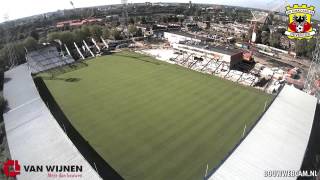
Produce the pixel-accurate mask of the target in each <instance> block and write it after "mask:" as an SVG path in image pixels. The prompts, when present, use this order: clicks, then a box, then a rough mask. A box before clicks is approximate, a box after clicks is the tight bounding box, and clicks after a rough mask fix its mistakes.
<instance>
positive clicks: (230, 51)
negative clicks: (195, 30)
mask: <svg viewBox="0 0 320 180" xmlns="http://www.w3.org/2000/svg"><path fill="white" fill-rule="evenodd" d="M180 44H184V45H189V46H192V47H196V48H200V49H206V50H209V51H214V52H218V53H221V54H227V55H230V56H233V55H236V54H239V53H241V52H242V51H240V50H238V49H231V48H228V47H223V46H211V45H207V44H203V43H200V44H196V43H191V42H189V41H186V42H180Z"/></svg>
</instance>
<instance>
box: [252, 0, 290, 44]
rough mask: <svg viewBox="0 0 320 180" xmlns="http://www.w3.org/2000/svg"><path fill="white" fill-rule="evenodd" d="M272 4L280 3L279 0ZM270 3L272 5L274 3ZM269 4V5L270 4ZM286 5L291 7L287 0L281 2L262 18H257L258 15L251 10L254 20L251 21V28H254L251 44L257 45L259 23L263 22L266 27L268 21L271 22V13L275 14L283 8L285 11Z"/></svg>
mask: <svg viewBox="0 0 320 180" xmlns="http://www.w3.org/2000/svg"><path fill="white" fill-rule="evenodd" d="M272 2H277V3H278V2H279V1H278V0H275V1H272ZM272 2H270V3H272ZM270 3H269V4H270ZM286 5H289V3H288V1H287V0H284V1H282V2H281V1H280V3H279V4H277V5H276V6H274V7H273V8H272V9H271V10H270V11H269V13H265V14H264V15H262V16H261V17H257V14H255V13H254V12H253V11H251V10H250V12H251V14H252V17H253V19H252V20H251V26H252V36H251V40H250V42H251V43H255V42H256V40H257V22H262V21H263V24H264V25H265V24H266V23H267V21H268V20H269V19H268V18H269V17H270V15H271V13H273V12H274V11H280V10H281V9H282V8H283V9H284V7H285V6H286Z"/></svg>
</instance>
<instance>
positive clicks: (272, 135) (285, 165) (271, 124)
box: [208, 85, 317, 180]
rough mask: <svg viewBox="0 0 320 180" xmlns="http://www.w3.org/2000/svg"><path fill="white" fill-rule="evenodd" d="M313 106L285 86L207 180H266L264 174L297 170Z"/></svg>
mask: <svg viewBox="0 0 320 180" xmlns="http://www.w3.org/2000/svg"><path fill="white" fill-rule="evenodd" d="M316 104H317V99H316V98H315V97H313V96H310V95H308V94H306V93H304V92H302V91H300V90H298V89H296V88H294V87H292V86H287V85H286V86H285V87H284V88H283V90H282V91H281V92H280V94H279V95H278V97H277V98H276V99H275V100H274V102H273V103H272V105H271V106H270V107H269V109H268V110H267V112H266V113H265V114H264V115H263V117H262V118H261V119H260V121H259V122H258V123H257V124H256V126H255V127H254V128H253V129H252V131H251V132H250V133H249V134H248V135H247V137H246V138H245V139H244V140H243V141H242V142H241V143H240V145H239V146H238V147H237V148H236V149H235V150H234V151H233V152H232V154H230V156H229V157H228V158H227V159H226V160H225V161H224V162H223V163H222V164H221V165H220V167H218V169H216V171H215V172H213V174H212V175H211V177H209V178H208V179H209V180H225V179H237V180H242V179H243V180H248V179H264V178H265V179H270V177H269V178H268V177H264V173H265V171H266V170H300V167H301V165H302V161H303V158H304V154H305V151H306V148H307V145H308V141H309V136H310V133H311V128H312V124H313V119H314V114H315V109H316ZM286 179H296V177H291V178H290V177H286Z"/></svg>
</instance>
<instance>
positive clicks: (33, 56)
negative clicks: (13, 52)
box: [26, 46, 74, 73]
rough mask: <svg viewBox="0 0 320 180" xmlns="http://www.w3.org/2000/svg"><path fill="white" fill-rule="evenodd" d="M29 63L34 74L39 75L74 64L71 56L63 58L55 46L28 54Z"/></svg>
mask: <svg viewBox="0 0 320 180" xmlns="http://www.w3.org/2000/svg"><path fill="white" fill-rule="evenodd" d="M26 59H27V63H28V66H29V68H30V69H31V72H32V73H38V72H42V71H45V70H49V69H52V68H56V67H60V66H64V65H66V64H70V63H73V62H74V59H73V58H72V57H71V56H68V55H67V56H64V57H62V56H61V55H60V54H59V52H58V50H57V48H56V47H54V46H50V47H44V48H41V49H39V50H36V51H31V52H28V53H27V55H26Z"/></svg>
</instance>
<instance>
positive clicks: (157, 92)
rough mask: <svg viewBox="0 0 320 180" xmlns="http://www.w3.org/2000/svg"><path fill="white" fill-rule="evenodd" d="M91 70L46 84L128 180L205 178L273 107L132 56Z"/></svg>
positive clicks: (243, 90)
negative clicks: (265, 111)
mask: <svg viewBox="0 0 320 180" xmlns="http://www.w3.org/2000/svg"><path fill="white" fill-rule="evenodd" d="M86 63H87V64H88V66H86V67H82V68H79V69H77V70H74V71H70V72H67V73H63V74H60V75H57V76H56V77H55V78H54V79H52V80H50V79H49V78H44V79H45V80H44V81H45V83H46V85H47V87H48V88H49V90H50V92H51V93H52V94H53V96H54V98H55V100H56V101H57V102H58V104H59V106H60V107H61V108H62V110H63V111H64V113H65V114H66V116H67V117H68V119H69V120H70V121H71V123H72V124H73V126H74V127H75V128H76V129H77V130H78V131H79V132H80V133H81V134H82V136H83V137H84V138H85V139H86V140H87V141H89V143H90V144H91V145H92V147H93V148H94V149H95V150H96V151H97V152H98V153H99V154H100V155H101V156H102V157H103V158H104V159H105V161H106V162H107V163H108V164H110V165H111V166H112V168H114V169H115V170H116V171H117V172H118V173H119V174H120V175H121V176H122V177H123V178H125V179H128V180H169V179H170V180H188V179H192V180H193V179H203V177H204V175H205V172H206V167H207V164H208V167H209V171H210V170H212V169H213V168H214V167H216V166H217V165H218V164H219V163H220V162H221V161H222V160H223V158H224V157H226V155H227V154H228V152H230V151H231V150H232V148H233V147H234V146H235V145H236V144H237V143H238V142H239V140H240V139H241V136H242V134H243V130H244V127H245V126H246V127H247V130H248V129H249V128H250V127H252V125H253V123H254V122H255V121H256V120H257V118H258V117H259V115H260V114H261V113H262V112H263V109H264V107H265V103H266V102H267V103H270V102H271V100H272V96H271V95H267V94H265V93H263V92H260V91H258V90H256V89H253V88H249V87H243V86H240V85H237V84H235V83H233V82H230V81H227V80H223V79H220V78H217V77H214V76H212V75H208V74H202V73H199V72H196V71H192V70H189V69H186V68H183V67H180V66H177V65H172V64H168V63H165V62H161V61H158V60H155V59H153V58H152V57H149V56H145V55H141V54H136V53H132V52H120V53H115V54H112V55H107V56H103V57H99V58H95V59H93V60H89V61H86ZM47 75H48V74H42V75H41V76H47Z"/></svg>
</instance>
